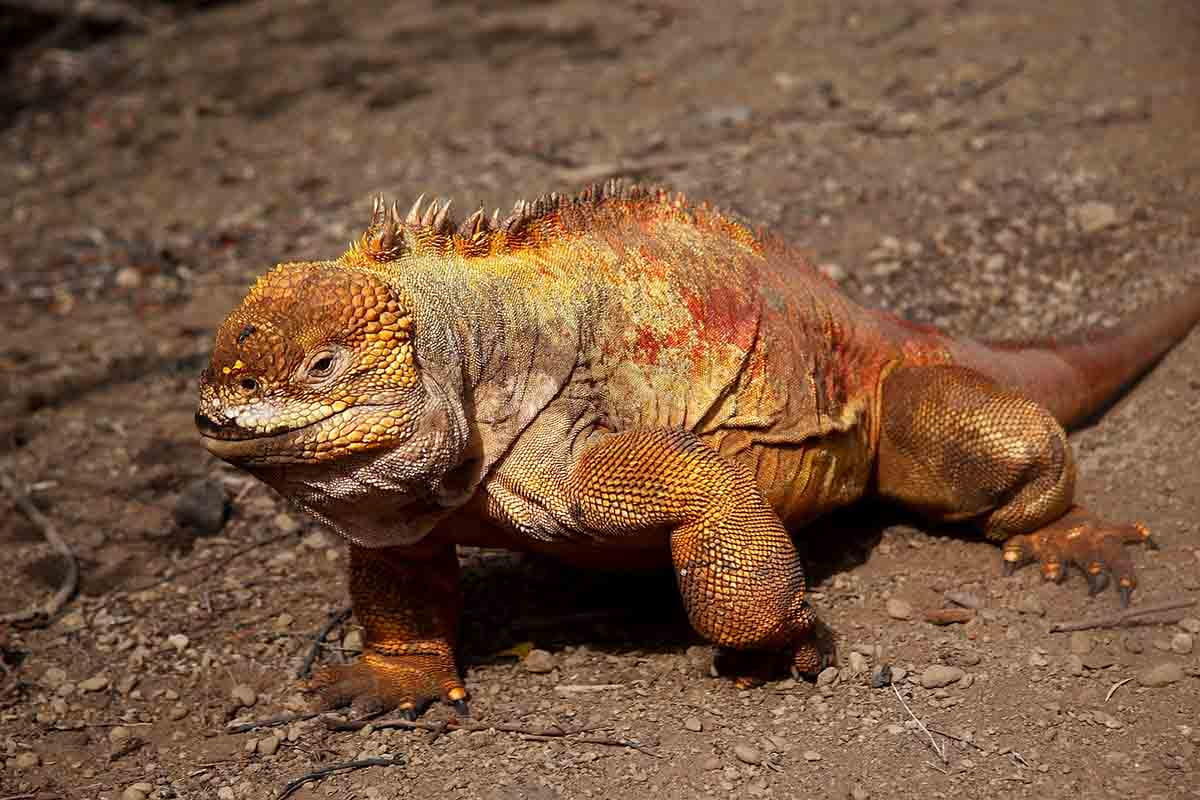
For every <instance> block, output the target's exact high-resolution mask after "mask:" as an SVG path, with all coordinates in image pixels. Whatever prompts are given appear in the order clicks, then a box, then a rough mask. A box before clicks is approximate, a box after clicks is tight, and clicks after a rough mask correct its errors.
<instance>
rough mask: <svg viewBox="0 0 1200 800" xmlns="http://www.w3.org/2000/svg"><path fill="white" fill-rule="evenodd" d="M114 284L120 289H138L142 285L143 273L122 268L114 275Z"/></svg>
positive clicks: (130, 268)
mask: <svg viewBox="0 0 1200 800" xmlns="http://www.w3.org/2000/svg"><path fill="white" fill-rule="evenodd" d="M113 282H114V283H115V284H116V285H117V288H119V289H136V288H137V287H139V286H141V285H142V273H140V272H138V271H137V270H136V269H134V268H133V267H121V268H120V269H119V270H117V274H116V275H113Z"/></svg>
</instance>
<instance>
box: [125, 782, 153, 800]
mask: <svg viewBox="0 0 1200 800" xmlns="http://www.w3.org/2000/svg"><path fill="white" fill-rule="evenodd" d="M137 786H138V785H137V784H135V785H134V786H127V787H125V791H123V792H121V800H146V798H147V797H149V795H148V794H147V793H146V792H143V791H142V790H141V789H139V788H137Z"/></svg>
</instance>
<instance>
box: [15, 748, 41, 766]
mask: <svg viewBox="0 0 1200 800" xmlns="http://www.w3.org/2000/svg"><path fill="white" fill-rule="evenodd" d="M8 763H10V764H12V765H13V768H15V769H33V768H34V767H36V766H37V765H38V764H41V763H42V757H41V756H39V755H38V754H37V753H30V752H24V753H21V754H20V755H19V756H17V757H16V758H14V759H13V760H12V761H10V762H8Z"/></svg>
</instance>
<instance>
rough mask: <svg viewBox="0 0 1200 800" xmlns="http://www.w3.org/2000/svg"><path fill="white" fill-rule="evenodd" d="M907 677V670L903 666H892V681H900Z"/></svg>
mask: <svg viewBox="0 0 1200 800" xmlns="http://www.w3.org/2000/svg"><path fill="white" fill-rule="evenodd" d="M907 677H908V670H907V669H905V668H904V667H892V682H893V683H900V682H901V681H903V680H904V679H905V678H907Z"/></svg>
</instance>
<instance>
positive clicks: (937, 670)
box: [921, 664, 967, 689]
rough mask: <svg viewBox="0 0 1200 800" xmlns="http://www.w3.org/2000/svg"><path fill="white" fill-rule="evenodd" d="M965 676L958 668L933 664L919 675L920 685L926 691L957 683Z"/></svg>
mask: <svg viewBox="0 0 1200 800" xmlns="http://www.w3.org/2000/svg"><path fill="white" fill-rule="evenodd" d="M966 674H967V673H965V672H963V671H962V670H961V669H959V668H958V667H947V666H944V665H942V664H934V665H933V666H931V667H926V668H925V671H924V672H922V673H921V685H922V686H924V687H925V688H926V689H940V688H941V687H943V686H949V685H950V684H952V683H957V682H958V681H960V680H962V678H963V676H964V675H966Z"/></svg>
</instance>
